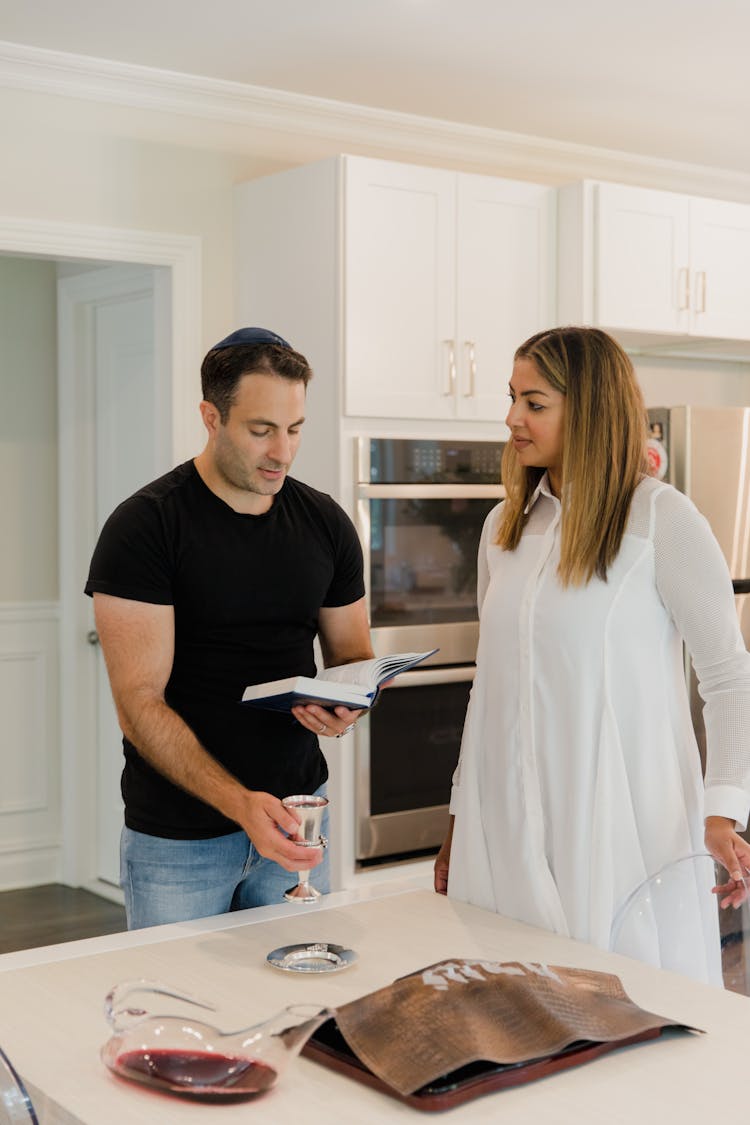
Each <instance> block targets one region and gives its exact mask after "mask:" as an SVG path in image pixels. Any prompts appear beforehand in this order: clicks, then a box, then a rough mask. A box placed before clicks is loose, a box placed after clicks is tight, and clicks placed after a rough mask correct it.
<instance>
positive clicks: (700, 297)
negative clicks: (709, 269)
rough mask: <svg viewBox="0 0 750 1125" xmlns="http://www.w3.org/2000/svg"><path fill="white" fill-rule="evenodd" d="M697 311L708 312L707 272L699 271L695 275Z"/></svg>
mask: <svg viewBox="0 0 750 1125" xmlns="http://www.w3.org/2000/svg"><path fill="white" fill-rule="evenodd" d="M695 311H696V312H699V313H704V312H705V311H706V271H705V270H698V272H697V273H696V275H695Z"/></svg>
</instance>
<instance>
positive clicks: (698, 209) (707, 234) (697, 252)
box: [690, 199, 750, 340]
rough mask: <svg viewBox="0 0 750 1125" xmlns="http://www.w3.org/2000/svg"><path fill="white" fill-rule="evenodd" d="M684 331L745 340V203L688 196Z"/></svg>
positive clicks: (748, 334) (749, 232)
mask: <svg viewBox="0 0 750 1125" xmlns="http://www.w3.org/2000/svg"><path fill="white" fill-rule="evenodd" d="M690 259H691V267H692V269H691V273H692V294H691V321H690V331H691V333H693V334H695V335H698V336H718V337H723V338H724V339H728V340H748V339H750V207H748V206H747V205H746V204H742V203H727V202H723V201H721V200H715V199H692V200H691V201H690Z"/></svg>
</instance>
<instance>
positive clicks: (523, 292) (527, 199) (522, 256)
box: [456, 175, 555, 421]
mask: <svg viewBox="0 0 750 1125" xmlns="http://www.w3.org/2000/svg"><path fill="white" fill-rule="evenodd" d="M554 207H555V193H554V190H553V189H552V188H546V187H542V186H540V185H538V184H526V183H521V182H514V181H512V180H497V179H493V178H492V177H490V176H471V175H461V176H459V177H458V224H457V232H458V233H457V261H458V265H457V329H456V354H457V358H458V378H457V395H458V403H457V412H458V415H459V416H460V417H464V418H483V419H490V420H492V419H496V420H499V421H502V420H504V418H505V415H506V413H507V410H508V380H509V379H510V375H511V370H512V367H513V354H514V352H515V350H516V348H517V347H518V345H519V344H520V343H522V342H523V341H524V340H525V339H527V337H529V336H531V335H532V333H534V332H538V331H539V330H540V329H542V328H549V327H551V325H552V323H553V310H554V285H553V277H554V268H553V238H554Z"/></svg>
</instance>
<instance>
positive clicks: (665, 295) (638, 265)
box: [594, 184, 689, 332]
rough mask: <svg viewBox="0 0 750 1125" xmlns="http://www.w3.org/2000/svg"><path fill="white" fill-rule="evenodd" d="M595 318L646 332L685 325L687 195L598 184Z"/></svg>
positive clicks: (682, 329) (606, 325)
mask: <svg viewBox="0 0 750 1125" xmlns="http://www.w3.org/2000/svg"><path fill="white" fill-rule="evenodd" d="M596 196H597V197H596V225H595V247H594V253H595V271H594V273H595V279H596V280H595V286H596V292H595V300H594V315H595V323H596V324H599V325H601V326H602V327H603V328H622V329H632V330H639V329H640V330H642V331H645V332H686V331H687V330H688V320H689V312H688V304H689V284H688V279H689V274H688V269H689V259H688V252H689V248H688V224H689V201H688V197H687V196H683V195H678V194H676V193H674V192H667V191H650V190H648V189H646V188H631V187H626V186H623V185H619V184H598V185H597V188H596Z"/></svg>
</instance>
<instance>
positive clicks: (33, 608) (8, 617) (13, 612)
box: [0, 602, 60, 624]
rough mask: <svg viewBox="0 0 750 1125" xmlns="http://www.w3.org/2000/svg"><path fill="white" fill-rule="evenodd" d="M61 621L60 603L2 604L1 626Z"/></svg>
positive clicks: (0, 603) (0, 610) (0, 612)
mask: <svg viewBox="0 0 750 1125" xmlns="http://www.w3.org/2000/svg"><path fill="white" fill-rule="evenodd" d="M59 620H60V603H59V602H0V624H5V623H11V622H12V623H14V624H15V623H16V622H17V621H21V622H23V623H26V622H27V621H59Z"/></svg>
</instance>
